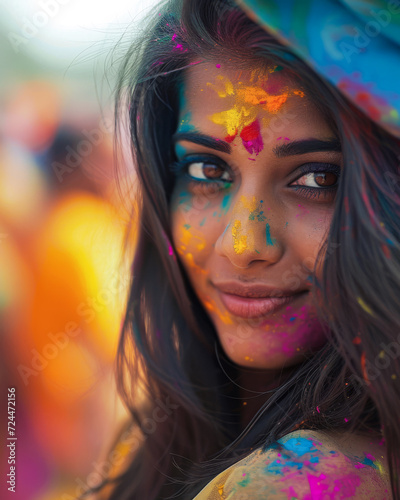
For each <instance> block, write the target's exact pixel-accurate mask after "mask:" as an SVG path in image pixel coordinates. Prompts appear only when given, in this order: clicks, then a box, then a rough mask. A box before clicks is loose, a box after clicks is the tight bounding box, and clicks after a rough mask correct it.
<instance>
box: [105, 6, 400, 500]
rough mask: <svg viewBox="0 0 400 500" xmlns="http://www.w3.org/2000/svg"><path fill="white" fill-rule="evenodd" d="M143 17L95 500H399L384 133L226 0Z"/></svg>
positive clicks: (398, 313) (394, 165)
mask: <svg viewBox="0 0 400 500" xmlns="http://www.w3.org/2000/svg"><path fill="white" fill-rule="evenodd" d="M149 26H150V28H149V30H148V33H147V36H146V37H145V39H144V41H143V42H142V43H141V44H140V45H134V46H132V48H131V49H130V51H129V53H128V55H127V57H126V59H125V64H124V68H123V75H122V78H121V87H120V91H119V92H118V99H117V109H116V113H117V117H118V119H119V120H120V119H121V116H122V117H123V116H124V113H125V112H126V111H129V123H130V133H131V141H132V151H133V159H134V164H135V167H136V171H137V179H138V194H137V200H138V205H139V218H138V221H139V222H138V223H137V226H135V227H133V230H135V231H137V232H138V243H137V248H136V253H135V259H134V263H133V268H132V278H133V279H132V287H131V291H130V296H129V302H128V306H127V312H126V317H125V321H124V324H123V329H122V334H121V339H120V345H119V351H118V359H117V361H118V363H117V368H118V381H119V388H120V391H121V394H122V395H123V397H124V400H125V401H126V404H127V405H128V407H129V409H130V411H131V414H132V422H133V427H134V432H133V434H134V435H135V436H136V438H135V439H133V440H132V439H131V440H130V441H129V443H131V444H130V445H129V446H130V451H131V452H132V453H131V455H130V460H129V463H127V464H125V468H124V471H123V473H121V475H120V477H118V478H117V479H116V480H115V481H113V488H112V491H111V492H110V493H109V495H108V496H107V498H109V499H110V500H117V499H118V500H122V499H146V500H153V499H166V498H179V499H193V498H194V497H196V499H209V500H211V499H231V498H234V499H250V498H253V499H254V498H255V499H262V498H276V499H281V498H282V499H292V500H293V499H300V498H301V499H317V498H318V499H325V498H330V499H339V498H373V499H384V498H385V499H390V498H394V499H400V490H399V484H400V483H399V469H400V452H399V450H400V427H399V409H400V404H399V401H400V400H399V392H400V390H399V377H400V369H399V354H400V337H399V332H400V308H399V302H398V301H399V297H400V247H399V235H400V233H399V231H400V213H399V208H400V205H399V201H400V199H399V194H400V184H399V183H398V180H399V179H400V178H399V177H398V165H399V159H398V156H399V154H400V144H399V140H398V138H396V137H395V135H394V134H393V133H390V132H389V131H387V130H385V129H384V128H383V127H382V126H380V125H379V124H377V123H375V122H374V121H373V120H372V119H371V118H370V117H369V116H367V114H366V113H364V112H362V111H361V110H360V109H359V108H358V107H357V106H355V105H354V103H353V102H352V101H351V100H350V99H348V98H347V97H346V96H344V95H343V94H342V93H341V92H340V91H339V90H338V89H337V88H336V87H335V86H334V85H333V84H332V83H330V82H329V81H328V80H327V79H324V78H322V77H321V76H319V75H318V74H317V73H316V72H315V71H313V70H311V69H310V67H309V66H308V65H307V64H306V63H305V62H304V61H303V60H301V58H299V57H298V56H296V55H295V53H294V51H293V50H291V49H290V48H288V47H287V46H284V45H283V44H282V43H281V42H279V41H278V40H277V39H276V38H275V37H274V36H272V35H271V34H269V33H268V32H267V31H264V29H263V28H262V27H260V26H259V25H258V24H256V23H255V22H253V21H252V20H251V19H250V18H249V17H248V16H247V14H246V13H245V12H244V11H242V10H241V8H239V7H238V6H237V5H235V4H234V3H232V2H231V1H229V0H225V1H217V0H196V1H195V2H194V1H191V0H183V2H181V1H175V0H172V1H170V2H168V3H167V4H165V5H164V6H163V7H162V8H161V7H160V9H158V10H156V14H155V19H153V20H152V23H151V24H150V25H149ZM143 388H144V390H145V394H146V400H145V402H143V398H142V399H140V397H139V396H140V393H139V390H143ZM139 435H140V437H138V436H139ZM124 439H125V441H126V442H128V441H127V440H126V435H124V438H123V439H122V441H123V440H124Z"/></svg>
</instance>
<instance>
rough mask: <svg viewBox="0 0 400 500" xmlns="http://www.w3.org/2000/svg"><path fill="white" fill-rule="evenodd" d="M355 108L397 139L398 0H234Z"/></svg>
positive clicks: (399, 79) (399, 89)
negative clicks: (333, 86) (336, 89)
mask: <svg viewBox="0 0 400 500" xmlns="http://www.w3.org/2000/svg"><path fill="white" fill-rule="evenodd" d="M236 1H237V3H238V4H239V5H240V6H241V7H242V8H243V9H244V10H245V11H246V13H247V14H248V15H249V17H251V18H252V19H254V20H255V21H256V22H258V23H259V24H260V25H262V26H263V27H264V28H265V29H266V30H267V31H269V32H270V33H271V34H272V35H274V36H275V37H276V38H277V39H278V40H280V41H281V42H282V43H283V44H285V45H287V46H288V47H289V48H290V49H291V50H292V51H293V52H294V53H295V54H296V55H297V56H298V57H300V58H301V59H302V60H304V61H305V62H306V63H307V64H308V65H309V66H310V67H311V68H313V69H314V70H315V71H316V72H317V73H319V74H320V75H321V76H322V77H324V78H325V79H326V80H328V81H329V82H330V83H332V84H333V85H335V86H336V87H337V88H338V89H339V90H340V91H341V92H342V93H343V94H344V95H346V97H348V98H349V99H350V100H351V101H352V102H353V103H354V104H355V105H356V106H357V107H358V108H360V109H361V110H362V111H363V112H364V113H365V114H366V115H368V116H369V118H371V119H372V120H374V121H375V122H376V123H378V124H379V125H381V126H382V127H383V128H385V129H386V130H387V131H389V132H391V133H392V134H394V135H396V136H398V137H400V0H389V1H383V0H236Z"/></svg>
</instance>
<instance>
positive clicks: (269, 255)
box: [215, 195, 284, 269]
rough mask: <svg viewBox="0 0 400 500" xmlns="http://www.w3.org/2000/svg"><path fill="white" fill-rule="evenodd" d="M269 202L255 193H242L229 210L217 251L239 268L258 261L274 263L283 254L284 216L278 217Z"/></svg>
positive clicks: (217, 244)
mask: <svg viewBox="0 0 400 500" xmlns="http://www.w3.org/2000/svg"><path fill="white" fill-rule="evenodd" d="M265 202H266V200H264V199H262V198H260V197H258V198H256V196H254V195H252V196H243V195H241V196H240V197H239V200H238V201H237V202H236V203H235V205H234V206H233V208H231V209H230V210H229V212H228V213H227V216H226V219H225V222H226V223H227V224H226V226H225V228H224V230H223V232H221V234H220V236H219V237H218V239H217V241H216V243H215V251H216V253H217V254H218V255H220V256H223V257H226V258H228V259H229V261H230V262H231V263H232V265H233V266H235V267H238V268H242V269H245V268H248V267H250V265H252V264H254V263H256V262H259V263H261V262H262V263H264V264H267V265H272V264H275V263H276V262H278V261H279V260H280V259H281V257H282V255H283V252H284V244H283V239H282V238H281V230H280V229H279V226H280V225H281V224H280V222H279V219H280V218H279V217H277V218H276V217H274V213H273V209H271V208H270V210H267V205H266V203H265Z"/></svg>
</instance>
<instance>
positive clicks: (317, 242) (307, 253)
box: [283, 203, 333, 289]
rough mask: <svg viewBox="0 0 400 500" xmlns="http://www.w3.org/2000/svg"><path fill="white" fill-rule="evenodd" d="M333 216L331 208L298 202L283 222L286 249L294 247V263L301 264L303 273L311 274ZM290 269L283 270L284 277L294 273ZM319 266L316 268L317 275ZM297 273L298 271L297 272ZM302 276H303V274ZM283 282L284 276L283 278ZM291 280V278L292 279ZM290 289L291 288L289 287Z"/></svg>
mask: <svg viewBox="0 0 400 500" xmlns="http://www.w3.org/2000/svg"><path fill="white" fill-rule="evenodd" d="M332 216H333V208H332V209H331V208H329V209H327V208H320V209H319V210H316V209H315V207H313V210H311V209H308V208H307V206H306V205H305V204H301V203H300V204H298V207H297V209H296V210H294V211H292V213H291V214H290V218H288V219H287V220H286V222H285V232H286V235H285V243H286V247H287V249H288V250H289V251H290V249H293V250H294V249H295V251H296V254H297V258H296V264H297V265H301V268H302V269H303V274H304V273H308V275H310V274H311V271H312V270H313V269H314V266H315V264H316V260H317V256H318V253H319V251H320V249H321V247H322V245H323V244H324V242H325V241H326V239H327V236H328V233H329V229H330V226H331V221H332ZM290 271H291V269H290V268H289V269H287V270H286V271H285V277H287V276H291V275H295V274H296V273H295V272H294V271H293V270H292V271H293V272H292V273H291V272H290ZM319 273H320V266H318V267H317V269H316V274H317V275H319ZM298 274H299V273H298ZM303 277H304V276H303ZM283 281H284V284H288V285H289V287H290V284H289V283H285V278H284V280H283ZM292 281H293V280H292ZM291 289H292V288H291Z"/></svg>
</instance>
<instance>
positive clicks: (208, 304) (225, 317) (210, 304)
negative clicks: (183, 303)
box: [203, 299, 233, 325]
mask: <svg viewBox="0 0 400 500" xmlns="http://www.w3.org/2000/svg"><path fill="white" fill-rule="evenodd" d="M203 304H204V307H205V308H206V309H207V310H208V311H210V312H214V313H216V314H217V316H218V317H219V319H220V320H221V321H222V322H223V323H225V324H226V325H231V324H232V323H233V321H232V318H231V317H230V315H229V314H228V313H227V312H226V313H222V312H221V311H220V310H219V308H218V307H217V306H216V305H215V302H214V301H211V300H207V299H204V300H203Z"/></svg>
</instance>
